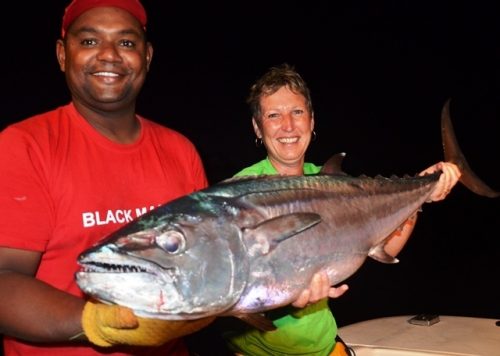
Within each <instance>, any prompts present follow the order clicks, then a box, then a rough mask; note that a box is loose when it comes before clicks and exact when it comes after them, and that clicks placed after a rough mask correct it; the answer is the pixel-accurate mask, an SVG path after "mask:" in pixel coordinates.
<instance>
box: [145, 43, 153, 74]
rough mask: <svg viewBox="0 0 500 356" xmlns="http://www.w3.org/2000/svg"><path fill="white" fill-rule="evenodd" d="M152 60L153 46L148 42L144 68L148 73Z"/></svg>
mask: <svg viewBox="0 0 500 356" xmlns="http://www.w3.org/2000/svg"><path fill="white" fill-rule="evenodd" d="M152 59H153V45H152V44H151V42H148V43H147V48H146V68H147V70H148V71H149V66H150V65H151V60H152Z"/></svg>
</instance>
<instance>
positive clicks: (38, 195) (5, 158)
mask: <svg viewBox="0 0 500 356" xmlns="http://www.w3.org/2000/svg"><path fill="white" fill-rule="evenodd" d="M139 120H140V124H141V128H142V129H141V136H140V138H139V139H138V140H137V142H135V143H133V144H128V145H124V144H118V143H115V142H112V141H110V140H109V139H107V138H106V137H104V136H102V135H101V134H100V133H98V132H97V131H96V130H95V129H94V128H93V127H92V126H91V125H90V124H89V123H88V122H87V121H86V120H85V119H83V117H82V116H81V115H80V114H79V113H78V112H77V111H76V109H75V107H74V106H73V104H69V105H66V106H63V107H60V108H58V109H56V110H54V111H50V112H47V113H44V114H41V115H37V116H34V117H32V118H30V119H27V120H24V121H21V122H18V123H16V124H14V125H11V126H9V127H7V128H6V129H5V130H4V131H3V132H2V133H1V134H0V216H2V219H0V246H7V247H11V248H18V249H26V250H34V251H39V252H42V258H41V262H40V267H39V269H38V271H37V274H36V278H38V279H40V280H42V281H45V282H46V283H48V284H50V285H52V286H54V287H56V288H59V289H61V290H64V291H67V292H69V293H71V294H74V295H77V296H82V293H81V291H80V290H79V288H78V286H77V285H76V283H75V279H74V274H75V272H76V271H77V269H78V266H77V263H76V259H77V256H78V254H79V253H80V252H82V251H83V250H84V249H86V248H88V247H89V246H91V245H93V244H94V243H95V242H97V241H98V240H100V239H101V238H103V237H105V236H106V235H107V234H109V233H111V232H112V231H114V230H116V229H118V228H119V227H120V226H122V225H124V224H125V223H127V222H129V221H131V220H132V219H134V218H136V217H138V216H139V215H141V214H143V213H144V212H146V211H149V210H151V209H154V208H155V207H157V206H158V205H161V204H162V203H165V202H168V201H170V200H172V199H174V198H177V197H179V196H182V195H185V194H188V193H191V192H193V191H196V190H199V189H202V188H204V187H206V186H207V179H206V176H205V172H204V170H203V165H202V162H201V159H200V157H199V155H198V153H197V151H196V149H195V147H194V146H193V144H192V143H191V142H190V141H189V140H188V139H187V138H185V137H184V136H182V135H181V134H179V133H178V132H175V131H173V130H171V129H168V128H166V127H164V126H161V125H159V124H156V123H154V122H152V121H149V120H146V119H144V118H141V117H140V118H139ZM175 344H176V343H173V344H172V345H167V346H166V349H167V350H168V349H169V347H168V346H171V347H174V348H175V347H176V345H175ZM44 346H46V345H42V346H33V345H29V344H27V343H22V342H19V341H17V340H15V339H12V338H9V337H5V345H4V348H5V354H6V355H10V354H17V353H19V354H21V353H23V354H26V355H27V354H30V355H32V354H37V355H42V354H47V355H55V354H64V355H93V354H98V353H99V351H98V349H93V348H91V347H78V346H70V347H60V348H59V347H54V346H53V345H52V346H50V347H44ZM177 346H178V348H179V351H182V350H184V352H185V351H186V350H185V346H184V345H183V344H182V342H181V341H179V343H178V345H177ZM139 350H144V351H146V350H145V349H139ZM107 351H109V350H107ZM147 351H148V354H151V352H150V351H151V350H147ZM158 351H160V350H158ZM138 352H139V351H138V350H134V351H133V353H134V354H139V353H138ZM161 354H163V355H167V354H168V355H171V354H174V352H173V351H166V350H165V349H163V350H161Z"/></svg>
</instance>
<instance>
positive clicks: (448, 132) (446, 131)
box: [441, 99, 500, 198]
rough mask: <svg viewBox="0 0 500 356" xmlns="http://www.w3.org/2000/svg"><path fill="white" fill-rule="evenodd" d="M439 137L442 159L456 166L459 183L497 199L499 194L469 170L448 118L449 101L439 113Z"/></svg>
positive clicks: (477, 192) (479, 193) (475, 191)
mask: <svg viewBox="0 0 500 356" xmlns="http://www.w3.org/2000/svg"><path fill="white" fill-rule="evenodd" d="M441 136H442V140H443V150H444V158H445V160H446V161H447V162H452V163H454V164H456V165H457V166H458V168H459V169H460V172H461V173H462V176H461V177H460V182H461V183H462V184H463V185H465V186H466V187H467V188H468V189H469V190H471V191H472V192H474V193H476V194H478V195H482V196H485V197H488V198H497V197H499V196H500V192H498V191H495V190H493V189H492V188H490V187H489V186H488V185H487V184H486V183H484V182H483V181H482V180H481V178H479V177H478V176H477V175H476V174H475V173H474V171H473V170H472V169H471V168H470V166H469V164H468V163H467V160H466V159H465V156H464V155H463V153H462V150H461V149H460V146H459V145H458V141H457V138H456V136H455V131H454V129H453V125H452V123H451V118H450V99H448V100H447V101H446V103H445V104H444V106H443V110H442V111H441Z"/></svg>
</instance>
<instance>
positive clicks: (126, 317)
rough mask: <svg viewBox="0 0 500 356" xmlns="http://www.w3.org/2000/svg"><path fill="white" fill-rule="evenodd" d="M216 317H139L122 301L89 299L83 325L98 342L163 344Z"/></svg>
mask: <svg viewBox="0 0 500 356" xmlns="http://www.w3.org/2000/svg"><path fill="white" fill-rule="evenodd" d="M214 319H215V317H208V318H204V319H199V320H160V319H147V318H141V317H137V316H135V315H134V313H133V312H132V310H130V309H128V308H125V307H121V306H119V305H106V304H102V303H98V302H95V301H89V302H87V303H86V304H85V307H84V308H83V314H82V326H83V331H84V333H85V336H87V338H88V339H89V341H90V342H92V343H93V344H96V345H98V346H104V347H108V346H113V345H119V344H125V345H136V346H160V345H162V344H165V343H167V342H168V341H170V340H173V339H176V338H179V337H182V336H185V335H188V334H192V333H194V332H196V331H198V330H200V329H202V328H204V327H205V326H207V325H208V324H210V323H211V322H212V321H213V320H214Z"/></svg>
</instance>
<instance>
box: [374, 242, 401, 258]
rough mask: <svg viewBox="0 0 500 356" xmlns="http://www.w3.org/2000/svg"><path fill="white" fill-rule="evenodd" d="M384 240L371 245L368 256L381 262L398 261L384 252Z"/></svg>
mask: <svg viewBox="0 0 500 356" xmlns="http://www.w3.org/2000/svg"><path fill="white" fill-rule="evenodd" d="M384 246H385V241H384V242H382V243H380V244H378V245H376V246H373V247H372V248H371V249H370V251H369V252H368V256H370V257H371V258H373V259H374V260H377V261H379V262H382V263H398V262H399V260H398V259H397V258H394V257H393V256H391V255H389V254H388V253H387V252H385V249H384Z"/></svg>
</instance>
